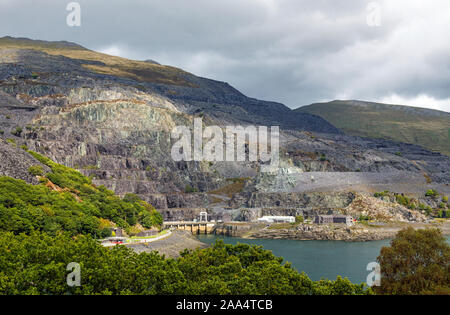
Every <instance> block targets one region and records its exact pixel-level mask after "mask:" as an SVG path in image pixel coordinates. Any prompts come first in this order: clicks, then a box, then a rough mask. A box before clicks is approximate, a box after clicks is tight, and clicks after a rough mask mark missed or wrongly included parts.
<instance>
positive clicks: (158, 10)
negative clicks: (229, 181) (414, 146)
mask: <svg viewBox="0 0 450 315" xmlns="http://www.w3.org/2000/svg"><path fill="white" fill-rule="evenodd" d="M68 2H69V1H67V2H65V1H60V0H54V1H51V0H42V1H40V2H39V5H34V3H35V2H34V1H27V0H15V1H6V0H0V8H1V10H0V27H1V30H2V32H3V33H4V34H3V35H12V36H24V37H31V38H39V39H47V40H61V39H64V40H69V41H74V42H77V43H80V44H82V45H84V46H86V47H88V48H91V49H95V50H98V49H103V50H105V49H111V48H115V49H116V51H117V52H118V53H120V54H121V55H124V56H126V57H130V58H137V59H154V60H157V61H159V62H162V63H165V64H170V65H174V66H178V67H181V68H183V69H185V70H187V71H191V72H193V73H194V74H197V75H201V76H206V77H209V78H213V79H217V80H223V81H227V82H229V83H230V84H231V85H233V86H235V87H236V88H237V89H239V90H241V91H242V92H243V93H245V94H247V95H249V96H251V97H257V98H261V99H267V100H273V101H279V102H282V103H285V104H286V105H288V106H290V107H298V106H300V105H305V104H309V103H312V102H316V101H326V100H332V99H336V98H354V99H363V100H380V99H385V98H388V97H390V96H392V95H397V96H401V97H403V98H404V99H405V100H407V99H409V100H411V99H413V98H414V97H416V96H419V95H427V96H428V97H429V98H431V99H436V100H437V101H439V102H440V103H439V104H443V105H440V107H439V108H441V109H444V110H449V111H450V103H445V102H442V100H447V99H450V89H448V88H447V87H448V86H449V85H450V84H449V83H450V64H449V61H448V55H449V50H450V43H449V42H448V40H447V38H448V35H449V34H448V29H449V26H450V22H449V21H450V3H448V1H446V0H435V1H420V0H409V1H406V0H396V1H388V0H379V1H378V3H379V4H380V5H381V8H382V26H381V27H375V28H373V27H369V26H368V25H367V24H366V16H367V11H366V6H367V4H368V3H369V2H370V1H361V0H346V1H335V0H316V1H306V0H227V1H225V0H214V1H211V0H189V1H186V0H152V1H144V0H128V1H106V0H96V1H92V0H79V1H78V2H79V3H80V4H81V8H82V26H81V27H80V28H69V27H67V26H66V25H65V18H66V15H67V12H66V10H65V6H66V5H67V3H68ZM423 106H425V107H426V106H427V104H423ZM430 107H431V106H430Z"/></svg>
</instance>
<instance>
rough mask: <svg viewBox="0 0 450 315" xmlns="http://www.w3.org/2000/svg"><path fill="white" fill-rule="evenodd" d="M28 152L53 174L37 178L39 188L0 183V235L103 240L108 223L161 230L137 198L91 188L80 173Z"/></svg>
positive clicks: (9, 180) (158, 217) (159, 219)
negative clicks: (36, 234)
mask: <svg viewBox="0 0 450 315" xmlns="http://www.w3.org/2000/svg"><path fill="white" fill-rule="evenodd" d="M28 152H29V153H30V154H32V155H33V156H34V157H35V158H36V159H38V160H39V161H40V162H41V163H43V164H45V165H47V166H49V167H50V168H51V172H49V173H47V174H45V177H42V178H41V182H42V183H41V184H40V185H30V184H27V183H26V182H24V181H22V180H17V179H13V178H10V177H0V230H3V231H11V232H14V233H16V234H17V233H22V232H24V233H30V232H31V231H34V230H36V231H44V232H47V233H49V234H53V235H55V234H56V233H57V232H58V231H67V232H69V233H70V234H71V235H77V234H91V235H92V236H94V237H105V236H109V234H110V229H109V228H108V225H109V223H111V222H113V223H115V224H117V225H118V226H120V227H122V228H125V229H130V227H131V226H133V225H135V224H137V223H140V224H141V225H142V226H143V227H145V228H150V227H152V226H158V225H161V224H162V217H161V215H160V214H159V213H158V212H157V211H156V210H155V209H154V208H153V207H152V206H151V205H149V204H148V203H146V202H144V201H142V200H141V199H139V198H138V197H137V196H136V195H132V194H129V195H126V196H125V197H124V198H123V199H121V198H120V197H118V196H116V195H115V194H114V193H113V192H112V191H109V190H107V189H106V188H105V187H103V186H100V187H95V186H94V185H93V184H92V182H91V180H90V179H89V178H88V177H86V176H84V175H83V174H81V173H80V172H78V171H76V170H74V169H71V168H69V167H66V166H63V165H60V164H57V163H54V162H53V161H51V160H50V159H48V158H46V157H43V156H41V155H39V154H37V153H35V152H31V151H28ZM41 169H42V168H41ZM37 170H38V167H32V168H31V169H30V172H31V173H32V174H38V172H37ZM105 222H109V223H106V224H105Z"/></svg>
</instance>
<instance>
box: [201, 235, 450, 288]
mask: <svg viewBox="0 0 450 315" xmlns="http://www.w3.org/2000/svg"><path fill="white" fill-rule="evenodd" d="M198 238H199V240H200V241H202V242H205V243H208V244H212V243H214V242H215V241H216V240H217V239H222V240H223V241H224V242H225V243H227V244H236V243H238V242H239V243H245V244H252V245H262V246H263V247H264V248H265V249H268V250H271V251H272V252H273V254H274V255H276V256H281V257H284V259H285V260H286V261H289V262H290V263H292V265H293V267H295V268H296V269H297V270H298V271H304V272H305V273H306V274H307V275H308V276H309V277H310V278H311V279H312V280H315V281H316V280H320V279H321V278H327V279H330V280H335V279H336V277H337V276H338V275H340V276H342V277H347V278H349V279H350V281H352V282H356V283H360V282H366V278H367V275H368V274H369V273H370V271H367V270H366V267H367V264H368V263H370V262H372V261H376V258H377V257H378V255H379V253H380V250H381V247H383V246H387V245H389V242H390V241H389V240H383V241H373V242H343V241H294V240H266V239H257V240H249V239H242V238H237V237H227V236H218V235H217V236H216V235H199V236H198ZM447 240H448V241H450V238H447Z"/></svg>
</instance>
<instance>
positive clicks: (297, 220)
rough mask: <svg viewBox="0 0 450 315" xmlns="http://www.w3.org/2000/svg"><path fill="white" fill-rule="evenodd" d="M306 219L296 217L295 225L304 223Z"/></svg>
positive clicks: (300, 216)
mask: <svg viewBox="0 0 450 315" xmlns="http://www.w3.org/2000/svg"><path fill="white" fill-rule="evenodd" d="M303 221H304V218H303V216H302V215H298V216H296V217H295V223H303Z"/></svg>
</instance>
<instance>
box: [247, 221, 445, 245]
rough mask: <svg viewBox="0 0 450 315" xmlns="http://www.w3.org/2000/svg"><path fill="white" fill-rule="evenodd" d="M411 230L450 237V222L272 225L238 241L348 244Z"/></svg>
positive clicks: (374, 239)
mask: <svg viewBox="0 0 450 315" xmlns="http://www.w3.org/2000/svg"><path fill="white" fill-rule="evenodd" d="M408 226H411V227H413V228H414V229H423V228H439V229H440V230H441V231H442V234H443V235H446V236H449V235H450V222H449V220H446V221H443V222H436V223H412V222H409V223H404V222H401V223H386V224H383V225H375V224H374V225H365V224H356V225H355V226H351V227H349V226H346V225H343V224H329V225H315V224H299V225H297V226H295V227H290V228H283V226H282V225H279V226H277V225H271V226H267V227H265V228H262V229H259V230H257V231H252V232H249V233H247V234H245V235H240V236H238V237H242V238H246V239H288V240H304V241H306V240H315V241H347V242H370V241H379V240H385V239H392V238H394V237H395V235H396V234H397V233H398V232H399V231H400V230H402V229H404V228H406V227H408Z"/></svg>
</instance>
